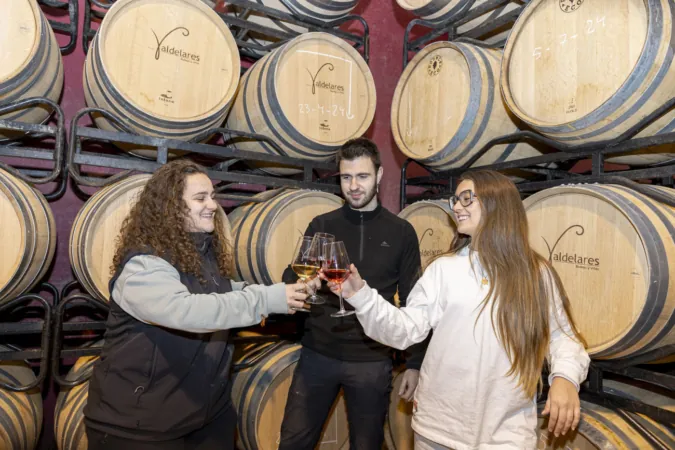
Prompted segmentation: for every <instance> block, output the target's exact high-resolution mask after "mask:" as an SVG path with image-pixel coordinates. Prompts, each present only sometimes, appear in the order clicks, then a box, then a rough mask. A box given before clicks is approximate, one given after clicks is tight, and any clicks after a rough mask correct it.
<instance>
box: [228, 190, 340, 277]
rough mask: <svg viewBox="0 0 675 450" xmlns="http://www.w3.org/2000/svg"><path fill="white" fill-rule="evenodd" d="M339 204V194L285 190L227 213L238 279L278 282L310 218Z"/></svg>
mask: <svg viewBox="0 0 675 450" xmlns="http://www.w3.org/2000/svg"><path fill="white" fill-rule="evenodd" d="M342 204H343V200H342V199H341V198H340V197H338V196H336V195H333V194H328V193H326V192H319V191H308V190H287V191H282V192H281V193H280V194H279V195H277V196H276V197H273V198H271V199H269V200H267V201H265V202H263V203H249V204H244V205H242V206H240V207H239V208H237V209H235V210H234V211H233V212H232V214H231V216H230V217H232V222H231V226H232V235H233V240H234V260H235V268H236V272H237V276H238V277H239V279H240V280H244V281H247V282H249V283H251V284H267V285H269V284H273V283H278V282H280V281H281V275H282V274H283V272H284V270H285V269H286V268H287V267H288V265H289V264H290V263H291V257H292V255H293V251H294V249H295V244H296V243H297V241H298V239H299V238H300V237H301V236H303V234H304V233H305V230H306V229H307V226H308V225H309V223H310V222H311V221H312V219H314V217H316V216H318V215H320V214H324V213H327V212H329V211H333V210H335V209H338V208H340V207H341V206H342Z"/></svg>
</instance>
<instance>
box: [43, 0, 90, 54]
mask: <svg viewBox="0 0 675 450" xmlns="http://www.w3.org/2000/svg"><path fill="white" fill-rule="evenodd" d="M38 3H39V5H40V6H41V7H42V9H43V11H44V12H45V13H46V14H47V15H49V16H51V15H54V16H65V17H64V20H56V18H50V19H49V25H51V27H52V30H54V32H55V33H59V34H65V35H66V36H68V43H67V44H65V45H62V46H61V47H60V48H61V54H62V55H67V54H69V53H71V52H72V51H73V50H75V47H77V31H78V30H77V26H78V19H79V10H80V9H79V2H78V0H38ZM52 13H53V14H52ZM64 13H67V15H65V14H64Z"/></svg>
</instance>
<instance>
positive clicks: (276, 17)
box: [71, 0, 370, 72]
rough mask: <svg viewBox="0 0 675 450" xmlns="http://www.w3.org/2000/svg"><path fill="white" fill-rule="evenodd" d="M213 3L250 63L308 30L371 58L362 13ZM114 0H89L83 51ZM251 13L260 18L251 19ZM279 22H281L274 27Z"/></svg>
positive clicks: (241, 1) (239, 0) (238, 1)
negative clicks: (327, 15) (326, 17)
mask: <svg viewBox="0 0 675 450" xmlns="http://www.w3.org/2000/svg"><path fill="white" fill-rule="evenodd" d="M71 1H73V0H71ZM209 1H210V0H209ZM210 2H211V3H216V5H215V10H216V12H217V13H218V15H219V16H220V17H221V18H222V19H223V21H224V22H225V23H226V24H227V25H228V26H229V27H230V29H231V30H232V33H233V35H234V38H235V41H236V43H237V46H238V47H239V51H240V54H241V56H242V57H243V58H245V59H247V60H248V62H252V61H257V60H258V59H260V58H262V57H263V56H264V55H266V54H267V53H269V52H270V51H272V50H274V49H275V48H278V47H279V46H281V45H283V44H284V43H286V42H288V41H290V40H291V39H293V38H295V37H298V36H299V35H300V34H302V33H303V32H308V31H309V32H314V31H322V32H326V33H329V34H332V35H333V36H336V37H339V38H341V39H344V40H346V41H348V42H350V43H351V44H352V45H353V46H354V48H356V49H358V50H359V51H360V52H361V53H362V54H363V58H364V59H365V61H366V62H368V61H369V54H370V41H369V37H370V31H369V28H368V23H367V22H366V21H365V19H364V18H363V17H361V16H358V15H355V14H350V15H346V16H344V17H340V18H338V19H335V20H332V21H321V20H317V19H314V18H312V17H308V16H300V15H293V14H290V13H289V12H288V11H282V10H279V9H275V8H272V7H269V6H265V5H264V4H262V2H255V1H251V0H231V1H227V7H224V8H218V3H223V2H212V1H210ZM113 3H114V1H110V0H88V1H87V2H85V7H84V8H85V9H84V27H83V32H82V50H83V51H84V52H85V53H87V52H88V51H89V46H90V43H91V40H92V39H93V38H94V36H95V35H96V31H97V29H98V25H100V21H101V20H102V19H103V18H104V17H105V14H106V11H107V10H108V9H110V7H111V6H112V5H113ZM280 4H281V3H280ZM251 15H254V16H255V17H257V18H259V19H260V20H255V21H254V20H247V18H248V17H251ZM275 22H276V23H277V24H280V25H278V26H274V25H273V24H274V23H275ZM352 23H356V24H357V25H356V27H357V28H358V27H360V28H361V30H360V31H353V30H352V28H353V27H351V24H352ZM270 24H272V26H270ZM345 25H350V26H349V31H345V28H346V27H345ZM341 27H342V28H341ZM256 34H257V35H264V36H266V37H270V38H273V39H274V42H271V41H269V42H268V41H267V40H265V41H262V40H260V39H251V38H249V37H248V36H249V35H256ZM247 66H248V64H243V65H242V72H243V71H245V70H246V69H247Z"/></svg>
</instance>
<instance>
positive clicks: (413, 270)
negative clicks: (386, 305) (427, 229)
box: [398, 223, 431, 370]
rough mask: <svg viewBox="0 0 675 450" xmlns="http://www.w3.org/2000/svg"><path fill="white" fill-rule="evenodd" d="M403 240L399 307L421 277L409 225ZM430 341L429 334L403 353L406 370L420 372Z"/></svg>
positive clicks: (402, 305)
mask: <svg viewBox="0 0 675 450" xmlns="http://www.w3.org/2000/svg"><path fill="white" fill-rule="evenodd" d="M405 225H406V226H405V228H404V230H405V231H404V233H405V234H404V239H403V245H404V247H403V257H402V258H401V263H400V267H399V282H398V296H399V300H400V302H401V303H400V304H401V307H404V306H405V305H406V302H407V300H408V295H410V291H411V290H412V288H413V287H414V286H415V283H417V280H419V278H420V277H421V276H422V258H421V256H420V245H419V242H418V241H417V233H415V229H414V228H413V226H412V225H410V224H409V223H406V224H405ZM430 340H431V333H429V336H427V338H426V339H425V340H424V341H422V342H420V343H419V344H415V345H412V346H410V347H409V348H408V349H407V351H406V352H405V357H406V363H405V366H406V368H408V369H416V370H420V367H422V360H423V359H424V355H425V353H426V351H427V346H428V345H429V341H430Z"/></svg>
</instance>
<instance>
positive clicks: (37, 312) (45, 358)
mask: <svg viewBox="0 0 675 450" xmlns="http://www.w3.org/2000/svg"><path fill="white" fill-rule="evenodd" d="M35 292H49V293H50V295H51V297H52V298H53V301H54V302H58V298H59V291H58V289H56V288H55V287H54V286H53V285H51V284H49V283H42V284H41V285H39V286H38V288H36V289H35V290H34V291H33V293H29V294H25V295H22V296H20V297H18V298H15V299H13V300H10V301H8V302H6V303H3V304H2V306H0V318H1V320H0V337H2V339H3V345H5V346H6V347H8V348H9V350H8V351H0V361H30V360H36V359H37V360H39V372H38V375H37V378H36V380H35V381H33V382H32V383H30V384H28V385H24V386H18V385H14V384H10V383H5V382H0V389H5V390H8V391H12V392H26V391H30V390H32V389H34V388H36V387H39V386H42V384H43V383H44V381H45V379H46V378H47V373H48V372H49V364H48V363H49V355H50V349H51V341H52V339H51V333H52V307H51V305H50V304H49V302H47V300H45V298H44V296H42V295H37V293H35ZM26 318H30V319H38V320H37V321H25V320H23V319H26ZM36 335H37V336H40V344H39V347H38V348H34V347H33V348H23V346H21V347H20V346H16V345H12V344H11V340H12V339H11V338H12V337H14V336H23V337H26V336H28V337H29V338H30V337H31V336H33V337H34V336H36Z"/></svg>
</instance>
